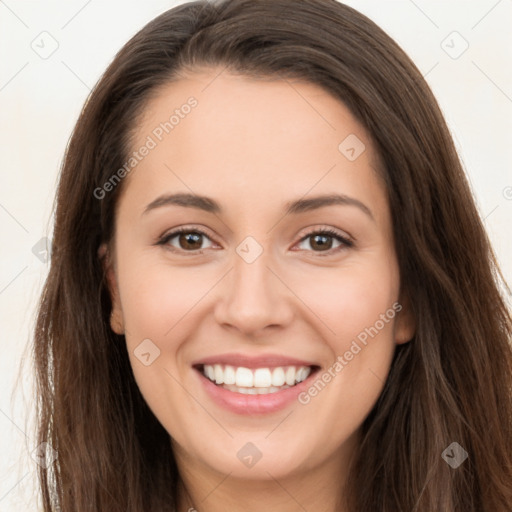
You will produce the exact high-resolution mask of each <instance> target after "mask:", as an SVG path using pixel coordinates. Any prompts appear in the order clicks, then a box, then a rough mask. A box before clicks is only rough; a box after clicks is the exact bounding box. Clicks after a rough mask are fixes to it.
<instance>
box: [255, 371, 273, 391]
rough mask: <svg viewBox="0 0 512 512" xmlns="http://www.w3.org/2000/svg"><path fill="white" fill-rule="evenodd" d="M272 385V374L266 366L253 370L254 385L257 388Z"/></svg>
mask: <svg viewBox="0 0 512 512" xmlns="http://www.w3.org/2000/svg"><path fill="white" fill-rule="evenodd" d="M271 385H272V374H271V373H270V370H269V369H268V368H258V369H257V370H256V371H255V372H254V386H255V387H257V388H268V387H269V386H271Z"/></svg>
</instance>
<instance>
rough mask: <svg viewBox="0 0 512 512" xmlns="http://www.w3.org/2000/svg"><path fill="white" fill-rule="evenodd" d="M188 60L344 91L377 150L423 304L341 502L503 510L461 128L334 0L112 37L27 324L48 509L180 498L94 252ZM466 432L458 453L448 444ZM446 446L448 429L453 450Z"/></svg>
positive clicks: (187, 16)
mask: <svg viewBox="0 0 512 512" xmlns="http://www.w3.org/2000/svg"><path fill="white" fill-rule="evenodd" d="M197 66H220V68H219V69H221V68H222V69H224V68H225V69H228V70H229V71H230V72H233V73H239V74H243V75H246V76H253V77H263V78H265V77H268V78H271V77H278V78H279V77H280V78H283V79H288V78H294V79H301V80H306V81H309V82H311V83H314V84H317V85H319V86H321V87H323V88H324V89H325V90H327V91H329V92H330V93H332V94H334V95H335V96H336V97H337V98H339V100H340V101H342V102H343V103H344V104H346V105H347V106H348V107H349V108H350V110H351V111H352V113H353V115H354V116H355V117H356V118H357V119H358V120H359V121H360V122H361V123H362V124H363V125H364V127H365V128H366V129H367V130H368V133H369V134H370V135H371V137H372V139H373V141H374V143H375V147H376V148H377V151H378V153H379V156H380V159H381V161H382V164H383V165H382V167H383V169H382V171H381V174H382V177H383V179H384V181H385V183H386V188H387V196H388V200H389V205H390V208H391V214H392V220H393V227H394V236H395V244H396V252H397V257H398V262H399V266H400V279H401V284H402V287H403V290H404V292H405V293H406V294H407V296H408V297H409V299H410V304H411V307H412V311H413V313H414V316H415V319H416V325H417V329H416V334H415V337H414V338H413V339H412V340H411V341H410V342H409V343H406V344H403V345H399V346H397V349H396V352H395V356H394V360H393V363H392V367H391V370H390V374H389V377H388V379H387V382H386V384H385V387H384V390H383V392H382V394H381V396H380V398H379V400H378V402H377V403H376V405H375V407H374V408H373V409H372V411H371V412H370V414H369V416H368V417H367V419H366V420H365V422H364V423H363V425H362V434H363V435H362V444H361V447H360V450H359V452H358V456H357V460H356V461H355V464H354V466H353V468H352V471H351V472H350V475H349V481H348V486H347V490H348V491H349V494H348V496H347V499H348V500H349V504H350V506H349V508H348V510H350V512H356V511H357V512H384V511H385V512H399V511H401V512H410V511H414V512H432V511H433V510H439V511H443V512H455V511H461V510H464V511H465V512H485V511H488V512H491V511H492V512H500V511H510V508H511V506H512V505H511V504H512V349H511V344H510V339H511V333H512V320H511V316H510V311H508V309H507V306H506V304H505V301H504V299H503V297H502V296H501V295H500V291H499V290H500V286H501V284H503V283H504V281H503V277H502V275H501V273H500V271H499V268H498V266H497V263H496V259H495V256H494V254H493V252H492V248H491V247H490V244H489V240H488V238H487V235H486V233H485V230H484V227H483V224H482V221H481V219H480V217H479V214H478V212H477V209H476V207H475V203H474V199H473V197H472V195H471V192H470V188H469V186H468V183H467V180H466V177H465V175H464V172H463V169H462V166H461V163H460V161H459V158H458V156H457V153H456V150H455V148H454V144H453V142H452V139H451V136H450V133H449V131H448V129H447V126H446V123H445V121H444V119H443V117H442V114H441V112H440V109H439V107H438V105H437V102H436V100H435V99H434V97H433V94H432V92H431V91H430V89H429V87H428V85H427V84H426V82H425V80H424V79H423V77H422V75H421V73H420V72H419V71H418V69H417V68H416V67H415V65H414V64H413V63H412V62H411V61H410V59H409V58H408V57H407V56H406V55H405V53H404V52H403V51H402V50H401V49H400V48H399V47H398V46H397V44H396V43H395V42H394V41H393V40H392V39H391V38H390V37H389V36H387V35H386V34H385V33H384V32H383V31H382V30H381V29H380V28H379V27H377V26H376V25H375V24H374V23H373V22H372V21H370V20H369V19H368V18H366V17H365V16H363V15H362V14H360V13H358V12H357V11H355V10H354V9H352V8H350V7H347V6H345V5H343V4H341V3H338V2H336V1H334V0H304V1H297V0H224V1H218V2H214V3H212V2H207V1H196V2H190V3H187V4H184V5H180V6H178V7H176V8H173V9H171V10H169V11H167V12H165V13H164V14H162V15H161V16H159V17H158V18H156V19H155V20H153V21H152V22H150V23H149V24H148V25H147V26H146V27H144V28H143V29H142V30H141V31H140V32H139V33H138V34H136V35H135V36H134V37H133V38H132V39H131V40H130V41H129V42H128V43H127V44H126V45H125V46H124V47H123V48H122V49H121V51H120V52H119V53H118V54H117V56H116V58H115V59H114V61H113V62H112V64H111V65H110V66H109V68H108V69H107V71H106V72H105V74H104V75H103V76H102V78H101V80H100V81H99V82H98V84H97V85H96V87H95V88H94V90H93V91H92V93H91V95H90V97H89V98H88V100H87V102H86V104H85V106H84V109H83V111H82V113H81V115H80V118H79V120H78V122H77V124H76V127H75V129H74V132H73V135H72V137H71V139H70V142H69V146H68V148H67V151H66V155H65V159H64V162H63V166H62V170H61V176H60V182H59V187H58V193H57V198H56V212H55V228H54V236H53V254H52V259H51V268H50V272H49V276H48V278H47V281H46V284H45V288H44V291H43V294H42V297H41V301H40V307H39V313H38V319H37V326H36V332H35V344H34V356H35V364H36V371H37V398H38V402H37V414H38V441H39V442H48V443H49V444H50V445H51V446H52V447H53V448H54V449H55V450H57V452H58V458H57V460H56V461H55V462H54V463H53V464H52V465H51V466H50V467H49V468H48V469H44V468H41V469H40V471H39V479H40V484H41V489H42V499H43V504H44V510H45V511H46V512H49V511H54V510H63V511H65V512H72V511H76V512H85V511H86V510H87V511H101V512H103V511H109V512H114V511H122V512H127V511H128V512H130V511H131V512H135V511H136V512H140V511H141V510H144V511H146V512H151V511H155V512H156V511H162V510H176V496H175V495H176V486H177V482H178V478H179V475H178V471H177V467H176V463H175V460H174V458H173V454H172V450H171V446H170V442H169V434H168V433H167V432H166V431H165V430H164V428H163V427H162V426H161V425H160V423H159V422H158V421H157V420H156V418H155V417H154V415H153V414H152V412H151V411H150V409H149V408H148V406H147V405H146V403H145V401H144V399H143V398H142V396H141V394H140V392H139V390H138V387H137V385H136V382H135V380H134V377H133V374H132V371H131V367H130V363H129V359H128V355H127V351H126V345H125V341H124V337H123V336H118V335H116V334H114V333H113V332H112V330H111V329H110V324H109V316H110V312H111V301H110V296H109V293H108V288H107V286H106V282H105V277H104V272H103V269H102V265H101V262H100V260H99V258H98V255H97V250H98V247H99V245H100V244H101V243H102V242H109V241H110V240H111V238H112V235H113V230H114V225H115V215H114V213H115V207H116V202H117V199H118V197H119V194H120V191H121V189H122V188H123V182H121V183H120V184H119V186H117V187H115V188H114V190H112V191H111V192H109V193H107V194H105V196H104V197H103V198H102V199H98V198H97V197H96V196H95V193H94V191H95V190H97V189H98V187H101V186H102V185H103V184H104V183H106V182H107V181H108V180H109V179H110V178H111V176H112V175H113V173H114V172H115V171H116V170H118V169H119V168H121V167H122V166H123V164H124V162H126V160H127V155H128V154H129V153H130V151H131V150H133V148H130V140H131V135H132V134H133V130H134V129H135V128H136V126H137V119H138V118H139V117H138V116H140V114H141V113H142V112H143V111H144V106H145V104H146V103H147V101H148V99H149V98H150V97H152V95H153V94H154V93H155V92H156V91H157V90H158V87H159V86H161V85H164V84H167V83H170V82H172V81H173V80H177V79H179V78H180V76H181V75H180V73H183V72H184V71H186V70H187V69H194V67H197ZM454 442H456V443H458V444H459V445H460V446H461V447H462V448H463V449H464V450H465V451H466V452H467V453H468V458H467V459H466V460H465V461H464V462H463V463H462V464H461V465H460V466H459V467H458V468H456V469H454V468H452V467H451V466H449V465H448V464H447V463H446V462H445V459H444V458H443V457H442V454H443V452H444V451H445V449H446V448H448V447H449V446H450V445H451V444H452V443H454ZM451 455H452V456H453V449H452V452H451Z"/></svg>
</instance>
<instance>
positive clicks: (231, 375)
mask: <svg viewBox="0 0 512 512" xmlns="http://www.w3.org/2000/svg"><path fill="white" fill-rule="evenodd" d="M235 382H236V377H235V369H234V368H233V367H232V366H225V367H224V384H234V383H235Z"/></svg>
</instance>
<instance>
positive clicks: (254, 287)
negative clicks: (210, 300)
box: [215, 250, 293, 338]
mask: <svg viewBox="0 0 512 512" xmlns="http://www.w3.org/2000/svg"><path fill="white" fill-rule="evenodd" d="M269 252H270V251H268V250H264V251H263V253H262V254H261V255H260V256H259V257H258V258H257V259H256V260H255V261H252V263H249V262H248V261H246V260H245V259H244V258H243V257H241V256H240V255H239V254H238V253H237V252H235V251H234V253H233V264H232V268H231V271H230V272H228V274H227V275H226V276H225V277H224V279H223V280H222V287H221V288H220V289H219V295H220V297H219V300H218V301H217V304H216V307H215V319H216V321H217V322H218V324H219V325H221V326H223V327H225V328H231V329H235V330H238V331H239V332H240V333H241V334H243V335H245V336H251V337H254V338H257V337H258V336H259V335H261V334H263V333H264V332H265V333H266V332H267V331H268V330H269V329H270V328H273V329H279V328H281V329H282V328H283V327H286V326H287V325H289V323H290V322H291V320H292V317H293V304H292V299H293V293H292V292H291V291H290V289H289V288H288V287H287V286H286V284H285V282H284V281H285V280H284V279H283V277H281V276H280V275H279V270H278V267H277V265H275V264H274V262H273V261H272V259H271V258H270V257H269V256H268V255H269Z"/></svg>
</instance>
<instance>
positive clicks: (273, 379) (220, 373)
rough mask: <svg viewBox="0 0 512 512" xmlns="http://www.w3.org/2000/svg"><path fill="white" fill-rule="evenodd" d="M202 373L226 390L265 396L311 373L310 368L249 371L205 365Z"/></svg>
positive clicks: (297, 381)
mask: <svg viewBox="0 0 512 512" xmlns="http://www.w3.org/2000/svg"><path fill="white" fill-rule="evenodd" d="M203 373H204V375H205V376H206V377H208V379H210V380H211V381H212V382H215V383H216V384H217V385H223V387H225V388H226V389H231V390H232V391H238V392H239V393H246V394H266V393H275V391H274V390H276V391H280V390H281V389H286V388H288V387H290V386H294V385H295V384H298V383H299V382H302V381H303V380H305V379H307V377H308V376H309V374H310V373H311V368H310V367H309V366H298V367H295V366H285V367H282V366H278V367H276V368H272V369H270V368H256V369H254V370H251V369H250V368H244V367H242V366H241V367H237V368H235V367H233V366H229V365H225V366H224V365H220V364H215V365H208V364H205V365H204V367H203ZM234 388H236V389H234ZM239 389H242V390H243V391H239Z"/></svg>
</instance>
